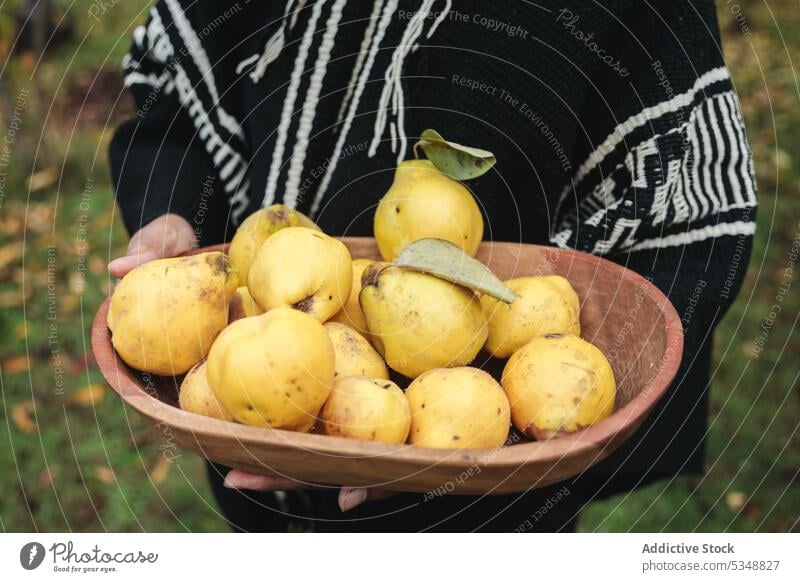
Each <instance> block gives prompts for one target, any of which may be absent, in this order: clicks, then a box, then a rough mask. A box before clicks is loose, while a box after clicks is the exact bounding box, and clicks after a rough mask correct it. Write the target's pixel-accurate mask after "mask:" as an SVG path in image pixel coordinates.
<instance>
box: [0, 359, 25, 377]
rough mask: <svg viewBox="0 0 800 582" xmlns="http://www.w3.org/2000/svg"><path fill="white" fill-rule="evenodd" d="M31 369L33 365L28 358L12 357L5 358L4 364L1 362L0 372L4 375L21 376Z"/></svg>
mask: <svg viewBox="0 0 800 582" xmlns="http://www.w3.org/2000/svg"><path fill="white" fill-rule="evenodd" d="M30 367H31V363H30V360H28V357H27V356H11V357H10V358H3V360H2V362H0V372H2V373H3V374H19V373H20V372H25V371H26V370H27V369H28V368H30Z"/></svg>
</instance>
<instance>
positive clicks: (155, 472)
mask: <svg viewBox="0 0 800 582" xmlns="http://www.w3.org/2000/svg"><path fill="white" fill-rule="evenodd" d="M170 467H172V463H170V462H169V461H168V460H167V458H166V457H165V456H164V455H161V456H160V457H158V460H157V461H156V462H155V464H154V465H153V468H152V469H150V478H151V479H152V480H153V482H154V483H156V484H158V483H161V482H162V481H163V480H164V479H166V478H167V474H168V473H169V469H170Z"/></svg>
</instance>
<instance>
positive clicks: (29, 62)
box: [0, 0, 800, 531]
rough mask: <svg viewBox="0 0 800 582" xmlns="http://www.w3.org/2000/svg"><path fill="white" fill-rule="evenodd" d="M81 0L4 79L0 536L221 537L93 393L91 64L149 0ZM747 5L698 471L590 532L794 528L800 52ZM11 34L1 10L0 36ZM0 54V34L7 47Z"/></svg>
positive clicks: (784, 21) (735, 65) (98, 167)
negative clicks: (740, 233)
mask: <svg viewBox="0 0 800 582" xmlns="http://www.w3.org/2000/svg"><path fill="white" fill-rule="evenodd" d="M14 4H15V3H13V2H12V3H11V6H12V8H13V6H14ZM16 4H17V5H18V4H19V2H17V3H16ZM130 4H133V3H130ZM90 5H91V3H90V2H88V1H86V0H81V1H79V2H76V4H75V6H77V8H74V7H73V9H72V10H71V11H70V14H71V15H73V16H74V19H73V20H72V23H73V26H74V28H75V33H74V35H73V36H72V38H71V39H70V40H69V42H67V43H66V44H63V45H61V46H60V47H58V48H55V49H53V50H52V51H48V54H47V55H46V58H45V59H43V60H42V62H41V63H40V64H39V65H38V67H37V63H36V59H35V58H33V57H32V56H31V55H29V54H28V55H24V54H23V55H16V56H15V57H14V58H13V59H11V60H10V61H9V64H8V66H7V68H6V69H5V72H4V73H3V74H2V78H3V80H4V82H5V85H4V86H3V87H2V89H3V90H5V92H6V93H7V94H8V95H9V96H10V100H11V103H12V105H13V103H14V102H15V100H16V99H17V97H19V96H20V95H23V96H24V100H25V102H26V107H25V109H24V111H23V112H22V115H21V119H22V129H21V131H20V132H19V134H18V135H17V136H16V140H15V143H14V144H13V149H12V163H13V167H14V168H15V170H14V171H13V172H10V173H9V174H8V176H7V178H6V182H5V186H4V190H3V194H4V197H3V198H0V306H2V308H3V309H2V310H0V332H1V333H2V337H3V338H5V341H4V342H3V344H2V347H0V390H2V395H1V396H2V400H1V401H0V408H2V430H3V431H4V432H5V433H6V434H5V435H4V436H3V437H2V438H0V483H1V484H2V490H3V492H4V495H2V496H0V530H2V531H37V530H38V531H52V530H57V531H65V530H69V531H95V530H109V531H142V530H146V531H174V530H179V531H183V530H186V531H225V530H226V529H227V528H226V524H225V522H224V521H223V519H222V518H221V517H220V516H219V515H218V513H217V510H216V508H215V506H214V503H213V500H212V498H211V494H210V491H209V488H208V485H207V484H206V481H205V476H204V469H203V465H202V463H201V461H200V459H199V458H198V457H196V456H194V455H192V454H191V453H188V452H184V451H176V453H175V454H177V455H178V456H177V457H175V458H174V459H173V460H172V462H168V461H166V460H165V456H164V455H162V452H161V451H162V450H163V449H164V448H165V447H169V446H170V443H169V442H168V439H165V438H164V437H163V435H161V434H160V433H158V432H157V431H154V430H152V429H150V428H149V427H148V426H147V425H146V423H145V422H144V421H142V420H141V419H140V418H139V417H138V416H137V415H136V414H135V413H133V412H132V411H131V410H129V409H126V408H124V407H123V406H122V405H121V403H120V401H119V400H118V399H117V398H116V397H114V396H113V395H112V394H110V393H108V392H107V391H106V390H105V389H103V388H98V387H97V386H98V385H102V379H101V377H100V375H99V373H98V372H97V369H96V368H95V366H94V364H93V362H92V360H91V356H90V350H89V346H88V341H89V328H90V325H91V318H92V316H93V314H94V310H95V309H96V307H97V305H99V303H100V302H101V301H102V299H103V298H104V297H105V295H106V293H107V292H108V290H109V288H110V285H111V281H110V279H109V277H108V275H107V274H106V271H105V264H106V262H107V260H108V257H109V256H115V255H117V254H119V253H120V252H121V250H122V249H123V248H124V246H125V243H126V237H125V235H124V230H123V228H122V225H121V223H120V221H119V217H118V216H117V213H116V211H115V207H114V198H113V194H112V191H111V187H110V184H109V178H108V172H107V169H106V162H105V151H106V147H107V143H108V139H109V138H110V131H109V130H108V129H106V128H105V126H106V123H107V122H108V123H109V127H112V126H113V125H114V124H115V123H117V122H118V121H119V119H120V118H122V117H124V115H125V109H124V106H123V107H121V108H120V111H115V112H114V113H113V114H112V116H111V118H110V120H109V119H108V118H107V112H108V108H109V98H108V95H100V96H97V95H94V92H93V93H90V96H89V99H88V101H87V103H86V104H85V105H81V104H82V100H83V95H84V94H85V92H86V88H87V87H88V86H89V85H91V82H92V80H93V79H94V78H95V73H96V71H98V70H113V69H114V68H115V67H118V65H119V62H120V60H121V58H122V55H123V54H124V52H125V50H126V48H127V43H128V40H127V38H128V37H129V35H130V32H131V26H130V24H131V23H132V22H134V23H138V22H141V20H142V18H143V16H138V15H139V13H140V12H141V7H135V6H129V5H127V4H126V3H118V4H117V5H115V6H114V8H113V9H111V10H109V11H108V12H107V13H106V14H104V15H101V16H100V22H95V21H93V20H91V19H90V18H88V17H87V12H86V11H87V10H88V7H89V6H90ZM740 5H741V8H742V11H743V14H744V15H745V16H746V22H747V24H748V26H749V28H750V30H751V36H749V37H748V36H744V35H743V34H742V32H741V30H740V29H739V27H738V26H737V24H736V21H735V18H734V14H733V13H732V12H731V10H730V9H729V7H728V5H727V4H725V3H720V7H719V16H720V22H721V26H722V29H723V37H724V46H725V50H726V58H727V61H728V63H729V65H730V67H731V69H732V72H733V77H734V80H735V82H736V87H737V90H738V92H739V95H740V98H741V101H742V107H743V110H744V115H745V118H746V122H747V127H748V133H749V136H750V140H751V144H752V147H753V151H754V155H755V158H756V169H757V177H758V181H759V202H760V209H759V215H758V230H757V235H756V244H755V249H754V254H753V259H752V263H751V268H750V272H749V274H748V276H747V279H746V282H745V286H744V289H743V290H742V292H741V294H740V296H739V298H738V300H737V301H736V303H735V304H734V305H733V307H732V309H731V311H730V312H729V314H728V316H727V317H726V318H725V320H724V321H723V322H722V324H721V325H720V327H719V330H718V332H717V336H716V344H715V357H714V366H715V373H714V378H713V383H712V387H711V394H712V408H711V423H710V432H709V437H708V449H707V450H708V453H707V458H708V472H707V474H706V475H705V476H704V477H703V478H700V479H688V478H678V479H675V480H674V481H672V482H662V483H657V484H654V485H651V486H649V487H647V488H644V489H641V490H639V491H636V492H634V493H631V494H627V495H621V496H618V497H616V498H612V499H609V500H606V501H603V502H598V503H594V504H593V505H591V506H590V507H589V508H588V509H587V510H586V511H585V512H584V515H583V517H582V520H581V523H580V529H581V530H582V531H629V530H632V531H661V530H664V531H691V530H698V531H723V530H726V531H790V530H797V529H798V507H800V483H798V470H800V447H799V446H798V444H799V442H798V441H799V440H800V439H798V434H797V429H798V420H797V416H796V413H795V412H794V411H795V410H797V404H798V396H799V395H800V394H798V388H797V386H798V382H797V380H798V370H800V366H798V365H797V363H796V361H794V358H792V357H791V355H792V354H796V353H798V352H800V336H798V334H797V333H796V331H795V328H796V325H797V314H798V312H800V293H797V292H796V290H795V289H794V288H793V287H794V285H793V283H794V278H796V276H797V273H798V268H797V267H796V266H793V265H792V261H794V260H796V259H797V255H796V253H797V248H798V247H797V246H795V247H794V249H795V250H794V251H793V250H792V249H793V246H792V245H793V243H794V242H795V241H796V240H798V239H797V237H798V236H799V235H798V233H799V232H800V224H798V217H800V170H799V169H798V168H799V166H798V161H797V160H796V159H794V156H797V155H800V147H798V146H800V136H799V135H798V134H797V133H796V132H795V133H792V132H791V131H790V128H792V127H795V128H796V127H800V108H798V98H799V97H800V93H799V92H798V85H797V80H796V79H795V76H794V71H793V69H792V66H791V60H790V59H791V55H797V54H800V50H799V49H800V14H798V11H797V10H796V6H793V5H791V3H788V2H786V3H778V2H775V3H771V4H770V5H767V4H765V3H759V2H755V1H751V2H740ZM4 11H5V9H4ZM7 14H10V12H6V15H7ZM7 26H8V19H7V18H6V17H5V16H2V17H0V33H1V32H3V30H4V27H7ZM0 38H8V36H7V35H4V34H0ZM81 43H82V44H81ZM4 50H8V46H7V45H4V44H3V43H2V42H0V57H3V55H4V54H5V53H4V52H3V51H4ZM0 60H2V59H0ZM31 77H33V80H32V79H31ZM25 89H27V90H29V94H27V96H25V95H26V94H24V93H21V92H22V91H23V90H25ZM111 99H112V102H113V99H116V94H113V95H112V97H111ZM3 111H4V110H3V109H0V115H3ZM78 112H80V116H79V117H78V115H77V114H78ZM87 116H89V118H88V120H87ZM7 123H8V122H7V121H6V120H5V119H4V121H3V124H2V127H3V128H5V127H6V124H7ZM31 176H33V178H32V182H33V183H32V184H29V178H30V177H31ZM29 186H33V187H32V188H30V189H29ZM787 267H789V268H790V269H787ZM84 268H85V276H81V273H82V272H84V271H82V270H81V269H84ZM787 284H788V285H791V286H790V288H789V291H788V292H786V293H785V294H783V293H782V291H781V290H782V289H785V288H786V285H787ZM782 285H783V288H782V287H781V286H782ZM776 304H777V305H779V306H780V313H778V314H777V317H775V319H774V322H773V323H772V325H771V327H769V323H770V321H771V320H770V315H769V314H770V311H771V310H773V305H776ZM765 325H766V326H767V327H768V329H769V333H768V335H767V337H766V341H765V342H764V345H763V350H762V351H760V352H759V353H755V352H754V347H755V346H756V342H757V341H758V338H759V335H760V334H761V333H762V326H765Z"/></svg>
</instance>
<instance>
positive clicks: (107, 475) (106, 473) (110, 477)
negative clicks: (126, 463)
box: [93, 465, 116, 485]
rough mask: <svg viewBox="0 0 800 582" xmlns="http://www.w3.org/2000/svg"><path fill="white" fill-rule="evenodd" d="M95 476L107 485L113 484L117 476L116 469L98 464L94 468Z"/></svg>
mask: <svg viewBox="0 0 800 582" xmlns="http://www.w3.org/2000/svg"><path fill="white" fill-rule="evenodd" d="M93 472H94V476H95V477H97V479H98V481H100V482H101V483H105V484H106V485H111V484H112V483H113V482H114V480H115V479H116V476H115V475H114V471H113V470H112V469H111V468H110V467H106V466H105V465H98V466H97V467H95V468H94V471H93Z"/></svg>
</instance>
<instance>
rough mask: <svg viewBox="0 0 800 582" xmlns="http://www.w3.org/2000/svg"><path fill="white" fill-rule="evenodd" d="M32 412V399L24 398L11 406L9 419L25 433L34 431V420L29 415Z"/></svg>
mask: <svg viewBox="0 0 800 582" xmlns="http://www.w3.org/2000/svg"><path fill="white" fill-rule="evenodd" d="M32 412H33V400H26V401H25V402H20V403H19V404H15V405H14V406H12V407H11V421H12V422H13V423H14V426H16V427H17V428H18V429H19V430H21V431H22V432H24V433H25V434H33V433H35V432H36V422H34V420H33V418H32V417H31V413H32Z"/></svg>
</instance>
